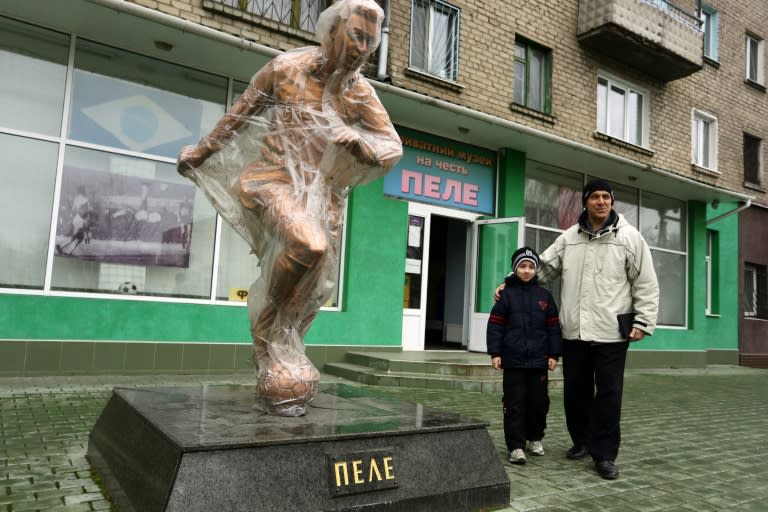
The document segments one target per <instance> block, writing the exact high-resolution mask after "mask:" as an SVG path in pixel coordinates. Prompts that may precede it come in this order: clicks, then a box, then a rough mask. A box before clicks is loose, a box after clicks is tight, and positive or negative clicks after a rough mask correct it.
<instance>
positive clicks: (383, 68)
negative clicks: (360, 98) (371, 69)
mask: <svg viewBox="0 0 768 512" xmlns="http://www.w3.org/2000/svg"><path fill="white" fill-rule="evenodd" d="M382 9H383V10H384V22H383V23H382V26H381V43H379V65H378V69H377V70H376V78H378V79H379V80H386V79H387V78H389V77H388V76H387V60H388V59H389V0H382Z"/></svg>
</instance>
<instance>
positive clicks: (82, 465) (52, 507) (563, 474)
mask: <svg viewBox="0 0 768 512" xmlns="http://www.w3.org/2000/svg"><path fill="white" fill-rule="evenodd" d="M323 380H324V381H326V382H331V381H336V379H335V378H334V377H329V376H323ZM199 382H208V383H251V382H252V376H251V375H250V374H237V375H229V376H211V375H208V376H191V375H187V376H151V377H147V376H141V377H118V376H100V377H94V376H88V377H45V378H0V434H1V435H2V441H1V442H0V512H22V511H24V512H32V511H46V512H90V511H99V510H102V511H107V510H112V509H111V505H110V503H109V501H108V500H107V499H106V498H105V496H104V495H103V494H102V492H101V490H100V488H99V486H98V484H97V482H96V481H95V480H94V475H93V474H92V473H91V468H90V466H89V464H88V462H87V460H86V459H85V453H86V450H87V444H88V433H89V431H90V429H91V427H92V426H93V424H94V422H95V421H96V418H97V417H98V415H99V414H100V412H101V410H102V408H103V407H104V405H105V404H106V402H107V399H108V398H109V396H110V393H111V389H112V387H114V386H116V385H121V386H125V385H164V384H189V383H199ZM375 389H377V390H379V391H383V392H386V393H390V394H393V395H395V396H397V397H399V398H401V399H403V400H412V401H417V402H420V403H422V404H424V405H428V406H431V407H437V408H440V409H444V410H449V411H453V412H457V413H460V414H464V415H468V416H472V417H475V418H480V419H483V420H485V421H488V422H489V424H490V427H489V433H490V435H491V438H492V440H493V442H494V444H495V446H496V448H497V450H498V452H499V457H500V458H502V460H504V461H506V456H507V453H506V450H505V447H504V439H503V433H502V423H501V403H500V400H501V396H500V395H499V394H489V393H472V392H454V391H441V390H430V389H413V388H382V387H379V388H375ZM550 397H551V399H552V406H551V409H550V413H549V417H548V424H549V427H548V429H547V435H546V437H545V439H544V446H545V449H546V454H545V455H544V456H543V457H532V456H529V457H528V463H527V464H526V465H524V466H515V465H512V464H509V463H507V462H504V465H505V468H506V470H507V473H508V475H509V478H510V481H511V493H510V503H509V507H508V508H506V509H504V511H505V512H512V511H553V512H580V511H590V512H602V511H612V512H613V511H621V512H624V511H627V512H650V511H699V512H708V511H726V510H727V511H730V510H733V511H745V512H768V371H766V370H754V369H747V368H738V367H731V366H722V367H721V366H717V367H708V368H706V369H694V370H690V369H679V370H631V371H628V372H627V376H626V379H625V392H624V407H623V420H622V436H623V441H622V447H621V452H620V454H619V458H618V460H617V464H618V465H619V468H620V471H621V475H620V477H619V479H618V480H615V481H607V480H602V479H601V478H599V477H598V476H597V475H596V474H595V472H594V470H593V468H592V464H591V463H590V462H589V461H588V460H584V461H570V460H567V459H565V457H564V453H565V450H566V449H567V448H568V447H569V446H570V443H569V440H568V436H567V433H566V431H565V425H564V419H563V412H562V389H561V388H555V389H553V390H552V391H551V393H550ZM222 512H226V511H222ZM287 512H288V511H287ZM290 512H293V511H290Z"/></svg>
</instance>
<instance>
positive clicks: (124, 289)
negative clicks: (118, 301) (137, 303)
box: [117, 281, 139, 295]
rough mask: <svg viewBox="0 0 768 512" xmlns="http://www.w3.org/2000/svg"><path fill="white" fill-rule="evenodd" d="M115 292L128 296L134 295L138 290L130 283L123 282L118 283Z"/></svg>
mask: <svg viewBox="0 0 768 512" xmlns="http://www.w3.org/2000/svg"><path fill="white" fill-rule="evenodd" d="M117 291H119V292H120V293H126V294H128V295H135V294H136V293H137V292H138V291H139V289H138V288H137V287H136V285H135V284H133V283H132V282H130V281H125V282H123V283H120V286H118V287H117Z"/></svg>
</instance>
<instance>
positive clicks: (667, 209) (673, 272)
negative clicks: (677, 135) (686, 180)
mask: <svg viewBox="0 0 768 512" xmlns="http://www.w3.org/2000/svg"><path fill="white" fill-rule="evenodd" d="M685 213H686V210H685V203H684V202H683V201H681V200H679V199H674V198H671V197H665V196H661V195H658V194H653V193H650V192H645V191H643V192H642V194H641V197H640V225H639V226H638V228H639V229H640V233H642V235H643V237H644V238H645V240H646V242H648V245H649V246H650V247H651V254H652V255H653V267H654V268H655V269H656V276H657V277H658V279H659V319H658V323H659V324H661V325H677V326H683V325H685V318H686V314H685V313H686V278H685V276H686V275H687V272H686V260H687V254H686V247H687V237H686V235H687V229H686V225H687V220H686V215H685Z"/></svg>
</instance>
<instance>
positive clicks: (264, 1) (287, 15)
mask: <svg viewBox="0 0 768 512" xmlns="http://www.w3.org/2000/svg"><path fill="white" fill-rule="evenodd" d="M291 2H292V0H251V4H250V9H249V10H250V11H251V12H253V13H254V14H258V15H259V16H263V17H265V18H269V19H271V20H275V21H277V22H280V23H283V24H284V25H290V24H291Z"/></svg>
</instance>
